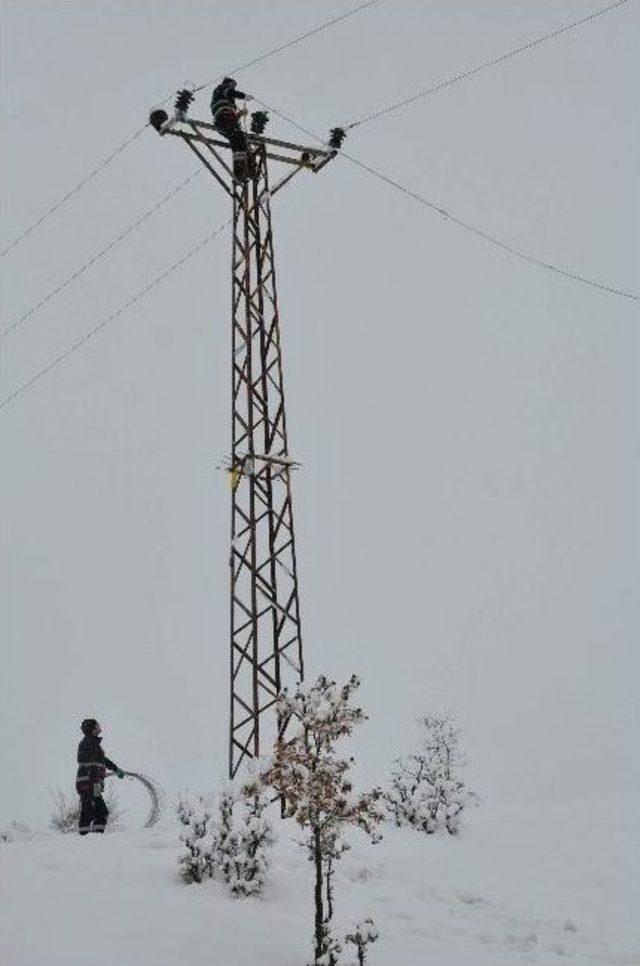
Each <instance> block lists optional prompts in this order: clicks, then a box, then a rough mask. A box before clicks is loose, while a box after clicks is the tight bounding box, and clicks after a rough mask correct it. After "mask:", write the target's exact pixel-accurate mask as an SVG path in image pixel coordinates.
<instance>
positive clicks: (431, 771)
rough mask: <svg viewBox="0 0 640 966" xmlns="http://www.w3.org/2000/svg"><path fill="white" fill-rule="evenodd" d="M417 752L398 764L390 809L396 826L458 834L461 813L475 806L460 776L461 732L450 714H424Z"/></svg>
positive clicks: (387, 797)
mask: <svg viewBox="0 0 640 966" xmlns="http://www.w3.org/2000/svg"><path fill="white" fill-rule="evenodd" d="M421 724H422V726H423V729H424V734H423V738H422V741H421V743H420V747H419V748H418V751H417V752H415V753H414V754H411V755H407V756H406V757H405V758H400V759H398V760H397V761H396V766H395V768H394V770H393V772H392V776H391V789H390V790H389V791H388V792H387V793H386V795H385V800H386V803H387V808H388V810H389V812H390V814H391V815H392V817H393V819H394V821H395V823H396V825H398V826H400V825H411V826H412V827H413V828H416V829H419V830H420V831H422V832H426V833H427V834H431V833H432V832H435V831H436V830H437V829H439V828H446V830H447V831H448V832H449V833H450V834H451V835H455V834H456V832H458V830H459V828H460V819H461V815H462V812H463V811H464V809H465V808H466V807H467V805H469V804H472V803H476V802H477V797H476V795H475V793H474V792H472V791H470V790H469V789H468V788H467V786H466V784H465V782H464V781H463V780H462V778H461V777H460V774H459V769H460V768H461V767H462V766H463V765H464V759H463V757H462V754H461V749H460V731H459V729H458V728H457V727H456V725H455V721H454V719H453V718H452V716H451V715H442V716H438V715H430V714H427V715H424V717H423V718H421Z"/></svg>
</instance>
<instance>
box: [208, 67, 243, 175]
mask: <svg viewBox="0 0 640 966" xmlns="http://www.w3.org/2000/svg"><path fill="white" fill-rule="evenodd" d="M236 100H243V101H251V100H253V98H252V97H251V95H250V94H244V93H243V92H242V91H239V90H238V88H237V84H236V82H235V81H234V79H233V77H224V78H223V79H222V81H221V82H220V83H219V84H218V86H217V87H216V88H215V89H214V91H213V94H212V96H211V113H212V114H213V125H214V127H215V129H216V131H219V132H220V134H222V136H223V137H225V138H226V139H227V141H228V142H229V145H230V147H231V150H232V152H233V173H234V175H235V177H236V178H237V179H238V181H246V180H247V178H248V177H249V176H250V174H251V170H250V169H251V157H250V153H249V144H248V142H247V137H246V135H245V133H244V131H243V130H242V128H241V127H240V118H241V117H243V116H244V115H245V114H246V113H247V109H246V108H242V109H238V108H237V107H236Z"/></svg>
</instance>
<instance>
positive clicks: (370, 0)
mask: <svg viewBox="0 0 640 966" xmlns="http://www.w3.org/2000/svg"><path fill="white" fill-rule="evenodd" d="M377 3H380V0H367V2H366V3H361V4H360V5H359V6H357V7H354V8H353V9H352V10H347V11H345V13H341V14H339V15H338V16H337V17H333V19H332V20H326V21H325V22H324V23H321V24H319V25H318V26H317V27H313V28H312V29H311V30H307V32H306V33H304V34H300V36H299V37H294V38H293V39H292V40H288V41H287V42H286V43H284V44H280V46H279V47H274V48H273V50H268V51H267V52H266V53H264V54H260V55H259V56H258V57H254V58H253V60H248V61H247V62H246V63H245V64H239V65H238V66H237V67H233V68H232V69H231V70H230V71H228V73H229V74H239V73H240V71H241V70H246V69H247V68H248V67H253V66H254V64H259V63H260V62H261V61H263V60H267V58H269V57H274V56H275V55H276V54H280V53H282V51H283V50H288V49H289V47H293V46H295V44H299V43H301V42H302V41H303V40H309V38H310V37H315V36H316V34H319V33H322V32H323V31H325V30H328V29H329V27H333V26H335V24H337V23H341V22H342V21H343V20H348V19H349V18H350V17H355V15H356V14H358V13H361V12H362V11H363V10H367V9H368V8H369V7H373V6H375V5H376V4H377ZM223 76H224V75H223V74H218V75H217V76H216V77H214V78H213V80H210V81H207V82H206V83H204V84H199V85H198V86H197V87H194V89H193V90H194V93H197V92H198V91H201V90H204V88H205V87H210V86H211V85H212V84H215V82H216V81H217V80H221V79H222V77H223Z"/></svg>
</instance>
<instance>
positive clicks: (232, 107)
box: [211, 84, 246, 123]
mask: <svg viewBox="0 0 640 966" xmlns="http://www.w3.org/2000/svg"><path fill="white" fill-rule="evenodd" d="M244 97H246V95H245V94H243V92H242V91H239V90H238V89H237V87H234V86H233V84H218V86H217V87H216V88H215V89H214V91H213V94H212V95H211V113H212V114H213V120H214V123H215V121H216V120H217V119H218V115H219V114H223V115H224V113H225V112H228V111H230V112H232V113H233V115H234V116H235V113H236V104H235V99H236V98H239V99H240V100H242V99H243V98H244Z"/></svg>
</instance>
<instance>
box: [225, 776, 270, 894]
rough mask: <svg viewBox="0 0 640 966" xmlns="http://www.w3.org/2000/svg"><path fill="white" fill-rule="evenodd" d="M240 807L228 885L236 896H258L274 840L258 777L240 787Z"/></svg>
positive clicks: (262, 787)
mask: <svg viewBox="0 0 640 966" xmlns="http://www.w3.org/2000/svg"><path fill="white" fill-rule="evenodd" d="M239 805H240V806H241V808H242V812H241V816H240V824H239V828H238V831H237V832H236V834H235V842H234V854H233V859H232V868H233V873H232V877H231V881H230V883H229V885H230V888H231V893H232V895H234V896H236V897H241V896H259V895H261V894H262V890H263V889H264V886H265V882H266V878H267V872H268V870H269V860H270V851H271V848H272V846H273V843H274V841H275V835H274V831H273V826H272V824H271V822H270V820H269V818H268V816H267V814H266V811H267V808H268V805H269V800H268V797H267V795H266V794H265V788H264V786H263V784H262V781H261V779H260V778H259V777H255V778H253V779H251V780H250V781H248V782H247V783H246V784H245V785H243V787H242V797H241V799H240V801H239Z"/></svg>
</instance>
